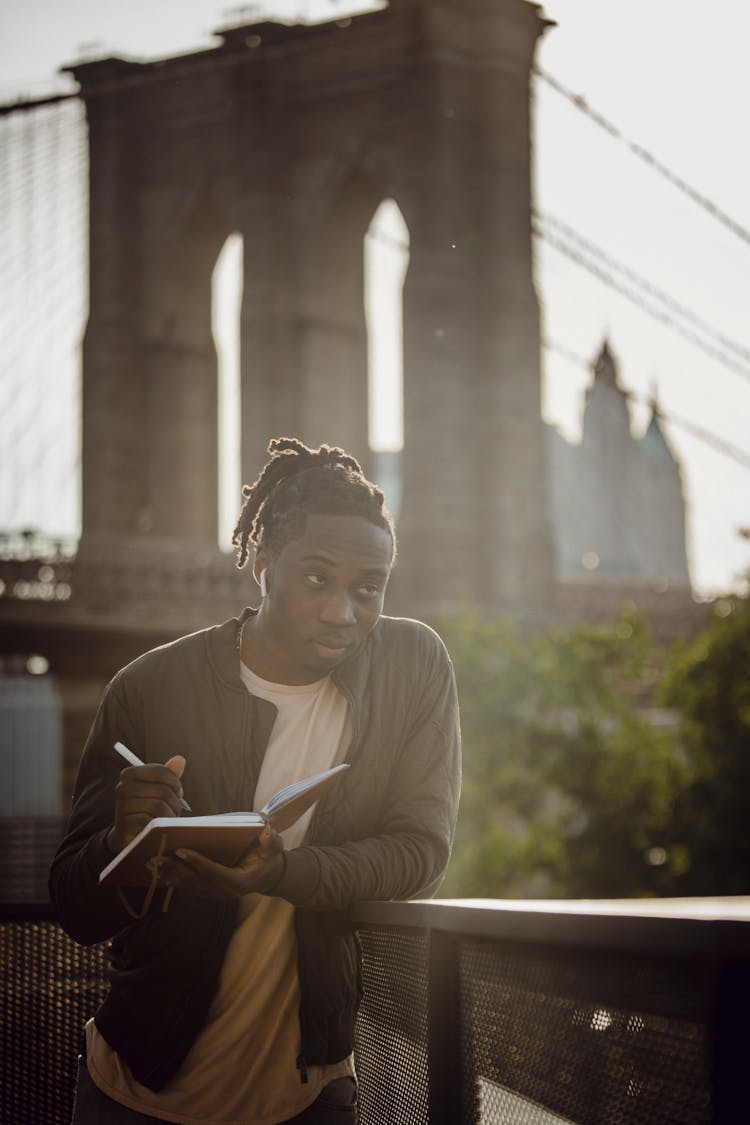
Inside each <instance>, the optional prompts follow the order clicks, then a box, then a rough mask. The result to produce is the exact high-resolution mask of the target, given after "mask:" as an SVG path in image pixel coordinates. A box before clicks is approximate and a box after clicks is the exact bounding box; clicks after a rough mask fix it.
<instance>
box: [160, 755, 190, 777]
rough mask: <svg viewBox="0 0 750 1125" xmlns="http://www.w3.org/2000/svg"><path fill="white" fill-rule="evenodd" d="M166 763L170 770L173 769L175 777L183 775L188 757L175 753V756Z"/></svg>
mask: <svg viewBox="0 0 750 1125" xmlns="http://www.w3.org/2000/svg"><path fill="white" fill-rule="evenodd" d="M164 765H165V766H166V767H167V769H168V770H171V771H172V773H173V774H174V775H175V777H182V775H183V773H184V772H185V766H186V765H187V759H186V758H183V756H182V754H175V756H174V757H173V758H170V759H169V761H168V762H165V763H164Z"/></svg>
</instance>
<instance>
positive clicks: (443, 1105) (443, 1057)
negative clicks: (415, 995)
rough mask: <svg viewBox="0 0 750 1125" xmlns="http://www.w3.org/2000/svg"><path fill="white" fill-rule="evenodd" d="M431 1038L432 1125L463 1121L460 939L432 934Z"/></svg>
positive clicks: (429, 1003)
mask: <svg viewBox="0 0 750 1125" xmlns="http://www.w3.org/2000/svg"><path fill="white" fill-rule="evenodd" d="M428 988H429V992H428V1014H429V1024H428V1039H427V1051H428V1060H429V1108H430V1125H459V1122H460V1121H461V1101H462V1098H461V1054H460V1032H461V1029H460V1012H459V982H458V939H457V938H456V937H455V935H453V934H450V933H443V932H442V931H440V930H430V931H429V962H428Z"/></svg>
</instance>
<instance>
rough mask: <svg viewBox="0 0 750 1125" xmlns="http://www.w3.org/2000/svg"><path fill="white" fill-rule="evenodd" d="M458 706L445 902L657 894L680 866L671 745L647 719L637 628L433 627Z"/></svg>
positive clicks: (642, 634)
mask: <svg viewBox="0 0 750 1125" xmlns="http://www.w3.org/2000/svg"><path fill="white" fill-rule="evenodd" d="M441 632H442V633H443V635H444V636H445V638H446V641H447V643H448V647H449V649H450V651H451V653H452V655H453V659H454V664H455V668H456V676H457V680H458V686H459V695H460V699H461V715H462V726H463V738H464V784H463V795H462V804H461V812H460V815H459V823H458V828H457V835H456V844H455V849H454V854H453V858H452V861H451V865H450V867H449V871H448V875H447V877H446V881H445V883H444V886H443V889H442V894H443V895H444V896H447V897H450V896H456V897H458V896H460V897H492V898H496V897H511V898H518V897H610V896H611V897H624V896H648V895H656V894H662V893H667V892H668V891H669V889H670V886H671V883H672V880H673V879H674V878H675V877H676V876H677V875H678V874H679V873H680V872H681V870H682V867H683V866H684V862H685V856H684V849H683V850H681V847H680V845H679V842H675V841H674V840H673V832H672V817H673V812H672V810H673V805H674V802H675V799H676V796H677V794H679V793H680V792H681V791H682V789H683V788H684V786H685V784H686V781H687V779H686V765H685V762H684V757H683V756H681V754H680V751H679V747H678V746H677V745H676V740H675V738H674V732H670V731H669V730H664V729H661V728H659V727H658V726H656V725H654V723H653V722H651V721H650V719H649V717H648V714H646V713H644V699H645V698H647V697H648V696H649V695H650V693H651V690H652V688H653V685H654V682H655V680H656V677H657V670H656V665H655V660H656V658H657V657H658V655H659V654H658V652H657V650H656V649H655V647H654V645H653V642H652V640H651V637H650V635H649V633H648V630H647V628H646V626H645V624H644V622H643V621H642V620H641V619H640V618H638V617H636V616H633V615H631V616H624V617H622V618H621V619H620V620H618V621H617V622H615V623H614V624H613V625H612V626H611V627H608V628H583V629H575V630H569V631H564V632H556V633H553V634H551V635H548V636H542V637H523V636H521V635H520V634H519V633H518V631H517V630H516V629H515V628H514V626H513V625H512V624H510V623H509V622H507V621H505V622H496V623H487V622H484V621H481V620H480V619H479V618H477V617H476V616H473V615H471V614H464V615H462V616H460V617H458V616H457V617H453V618H451V619H450V620H448V621H446V622H444V623H443V626H442V628H441Z"/></svg>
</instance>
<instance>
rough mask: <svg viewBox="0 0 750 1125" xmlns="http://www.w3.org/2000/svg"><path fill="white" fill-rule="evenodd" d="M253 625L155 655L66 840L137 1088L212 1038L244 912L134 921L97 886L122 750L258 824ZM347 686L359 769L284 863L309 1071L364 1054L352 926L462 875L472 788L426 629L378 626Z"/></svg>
mask: <svg viewBox="0 0 750 1125" xmlns="http://www.w3.org/2000/svg"><path fill="white" fill-rule="evenodd" d="M253 612H255V611H254V610H245V611H244V612H243V614H242V615H241V617H240V618H239V619H238V620H237V619H232V620H230V621H227V622H225V623H224V624H223V625H218V626H215V627H213V628H210V629H206V630H203V631H201V632H198V633H194V634H191V635H190V636H187V637H183V638H181V639H180V640H178V641H174V642H173V643H171V644H168V645H165V646H163V647H161V648H158V649H154V650H153V651H151V652H148V653H146V654H145V655H143V656H141V657H139V658H138V659H137V660H135V661H134V662H133V663H132V664H130V665H128V666H127V667H126V668H124V669H123V670H122V671H121V672H119V673H118V674H117V675H116V676H115V677H114V679H113V680H112V682H111V683H110V684H109V686H108V688H107V690H106V692H105V694H104V697H103V699H102V703H101V705H100V708H99V711H98V714H97V716H96V719H95V721H94V724H93V727H92V729H91V733H90V734H89V738H88V740H87V743H86V747H85V750H84V754H83V759H82V762H81V766H80V769H79V774H78V779H77V782H76V788H75V793H74V797H73V808H72V813H71V817H70V823H69V827H68V833H67V835H66V837H65V839H64V840H63V842H62V844H61V845H60V847H59V849H58V851H57V854H56V856H55V859H54V860H53V863H52V866H51V869H50V880H49V886H50V895H51V898H52V902H53V904H54V907H55V910H56V912H57V915H58V917H59V919H60V922H61V923H62V925H63V928H64V929H65V930H66V932H67V933H68V934H70V935H71V936H72V937H73V938H75V939H76V940H77V941H79V942H81V943H82V944H92V943H94V942H99V941H104V940H107V939H111V941H110V947H109V950H108V955H107V962H108V965H107V973H108V979H109V985H110V988H109V993H108V995H107V997H106V999H105V1000H104V1002H103V1004H102V1006H101V1007H100V1009H99V1011H98V1012H97V1014H96V1017H95V1019H96V1024H97V1026H98V1028H99V1030H100V1031H101V1032H102V1034H103V1035H104V1037H105V1038H106V1039H107V1041H108V1042H109V1043H110V1044H111V1046H113V1047H114V1048H115V1050H117V1051H118V1053H119V1054H120V1055H121V1057H122V1058H123V1059H124V1060H125V1061H126V1062H127V1063H128V1065H129V1066H130V1068H131V1071H132V1073H133V1074H134V1076H135V1077H136V1078H137V1079H138V1081H140V1082H141V1083H143V1085H146V1086H149V1087H150V1088H151V1089H154V1090H158V1089H160V1088H161V1087H162V1086H163V1085H164V1084H165V1083H166V1082H167V1081H168V1080H169V1078H170V1077H171V1076H172V1075H173V1074H174V1073H176V1071H177V1070H178V1069H179V1067H180V1065H181V1063H182V1061H183V1059H184V1058H185V1056H186V1055H187V1053H188V1051H189V1049H190V1047H191V1045H192V1043H193V1041H194V1040H195V1038H196V1036H197V1034H198V1032H199V1031H200V1029H201V1027H202V1026H203V1022H204V1020H205V1017H206V1013H207V1011H208V1008H209V1005H210V1003H211V1000H212V998H213V995H214V992H215V990H216V987H217V983H218V978H219V972H220V969H221V965H222V962H223V959H224V953H225V950H226V947H227V944H228V942H229V939H230V937H231V934H232V931H233V929H234V923H235V914H236V902H213V901H209V900H206V899H195V898H191V897H190V896H189V895H187V894H184V893H182V894H181V893H179V892H176V893H175V894H174V896H173V898H172V901H171V903H170V904H169V909H168V910H167V911H166V912H163V911H162V909H161V906H162V904H161V901H160V898H159V896H156V898H155V900H154V902H153V903H152V905H151V908H150V910H149V912H148V913H147V914H146V916H145V917H144V918H143V919H141V920H139V921H133V919H132V918H131V917H130V915H128V913H127V912H126V910H125V908H124V906H123V904H122V902H121V900H120V898H119V896H118V894H117V892H116V891H115V889H114V888H110V887H100V886H99V883H98V878H99V872H100V871H101V870H102V868H103V867H104V866H106V864H107V863H108V862H109V861H110V859H111V858H112V856H111V853H110V851H109V849H108V847H107V844H106V836H107V832H108V830H109V828H110V827H111V825H112V824H113V822H114V790H115V785H116V784H117V780H118V778H119V774H120V770H121V768H122V759H121V758H120V757H119V756H118V755H117V753H116V752H115V751H114V749H113V744H114V742H115V741H116V740H118V739H119V740H120V741H122V742H124V743H125V744H126V745H127V746H129V747H130V749H131V750H133V751H134V753H136V754H137V755H138V756H139V757H140V758H141V759H142V760H143V761H166V760H167V759H168V758H169V757H171V756H172V755H173V754H183V755H184V756H185V757H186V758H187V763H188V764H187V768H186V770H185V775H184V777H183V786H184V791H185V796H186V798H187V800H188V801H189V803H190V805H191V808H192V810H193V813H194V815H196V816H197V815H202V814H207V813H213V812H224V811H228V810H235V809H243V808H248V809H249V808H252V804H253V796H254V792H255V785H256V781H257V777H258V773H259V770H260V765H261V762H262V760H263V755H264V753H265V750H266V746H267V744H268V739H269V736H270V733H271V728H272V726H273V722H274V719H275V713H276V712H275V708H274V707H273V705H272V704H270V703H268V702H267V701H265V700H261V699H258V698H256V697H253V696H250V694H249V693H248V691H247V689H246V688H245V686H244V684H243V683H242V680H241V679H240V674H239V657H238V652H237V638H238V635H239V629H240V626H241V624H242V622H243V621H244V620H245V619H246V618H247V616H248V615H249V614H251V613H253ZM333 678H334V680H335V682H336V683H337V685H338V687H339V688H340V690H341V691H342V692H343V694H344V695H345V697H346V698H347V700H348V702H349V705H350V708H351V715H352V744H351V748H350V752H349V754H348V755H347V761H349V762H350V763H351V768H350V769H349V770H348V771H347V772H346V774H344V775H343V776H342V778H341V780H340V782H339V784H338V785H337V786H336V787H334V789H333V790H332V791H331V792H330V793H328V794H326V795H324V796H323V797H322V798H321V800H320V801H319V802H318V804H317V806H316V807H315V810H314V813H313V818H312V821H311V824H310V827H309V830H308V833H307V836H306V839H305V843H304V845H303V846H302V847H298V848H295V849H293V850H291V851H289V852H288V853H286V869H285V872H284V875H283V876H282V878H281V881H280V882H279V883H278V884H277V886H276V887H275V888H274V891H273V893H274V895H277V896H280V897H282V898H285V899H287V900H288V901H289V902H290V903H292V904H293V905H294V906H295V908H296V909H295V925H296V930H297V946H298V970H299V980H300V1026H301V1052H302V1053H301V1056H300V1064H301V1066H302V1067H304V1064H305V1062H310V1063H326V1062H336V1061H338V1060H339V1059H342V1058H344V1057H346V1055H348V1054H349V1052H350V1051H351V1050H352V1046H353V1035H354V1021H355V1017H356V1010H357V1005H358V1002H359V999H360V992H361V984H360V964H359V952H358V945H357V940H356V935H355V934H354V932H353V928H352V925H351V923H350V921H349V916H348V911H349V908H350V907H351V906H352V904H353V903H355V902H357V901H362V900H367V899H375V900H377V899H380V900H388V899H409V898H416V897H426V896H429V895H430V894H433V893H434V892H435V890H436V889H437V887H438V885H439V883H440V881H441V879H442V877H443V874H444V871H445V867H446V864H447V862H448V857H449V855H450V849H451V844H452V841H453V832H454V827H455V820H456V813H457V807H458V796H459V787H460V733H459V720H458V705H457V699H456V688H455V680H454V676H453V668H452V665H451V662H450V659H449V657H448V654H447V652H446V650H445V647H444V646H443V643H442V641H441V640H440V638H439V637H438V636H437V634H435V633H434V632H433V631H432V630H431V629H429V628H428V627H427V626H426V625H423V624H421V623H420V622H417V621H410V620H407V619H400V618H389V617H381V618H380V620H379V621H378V623H377V625H376V626H375V628H374V630H373V631H372V633H370V635H369V636H368V638H367V639H366V641H365V642H364V643H363V644H362V645H361V646H360V647H359V648H358V649H357V651H356V652H354V653H353V654H352V655H351V656H350V657H348V658H347V660H346V661H344V662H343V663H342V664H341V665H339V666H338V668H336V670H335V671H334V673H333Z"/></svg>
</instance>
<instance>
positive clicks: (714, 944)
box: [354, 897, 750, 958]
mask: <svg viewBox="0 0 750 1125" xmlns="http://www.w3.org/2000/svg"><path fill="white" fill-rule="evenodd" d="M354 917H355V920H356V921H357V922H359V923H362V924H363V925H384V926H406V927H411V928H415V929H416V928H419V929H428V930H436V931H441V932H444V933H453V934H456V935H460V936H461V937H475V938H487V939H491V940H494V941H518V942H525V943H534V944H536V945H566V946H578V947H579V948H597V949H602V948H605V949H607V948H608V949H612V950H621V951H622V950H630V951H632V952H636V951H640V952H648V951H652V952H655V953H657V952H667V953H672V954H677V953H681V952H682V953H685V954H691V955H696V954H697V955H699V956H704V957H706V958H714V957H727V956H729V957H742V958H748V957H750V926H749V925H748V923H750V897H736V898H735V897H732V898H711V899H698V898H696V899H638V900H621V899H617V900H614V899H597V900H560V901H558V900H533V901H518V900H504V899H442V900H431V901H426V900H422V901H416V902H364V903H359V904H358V905H357V906H356V907H355V909H354Z"/></svg>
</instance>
